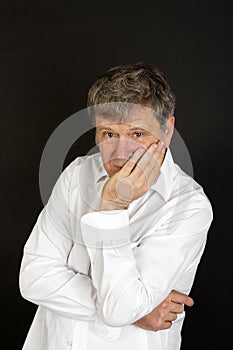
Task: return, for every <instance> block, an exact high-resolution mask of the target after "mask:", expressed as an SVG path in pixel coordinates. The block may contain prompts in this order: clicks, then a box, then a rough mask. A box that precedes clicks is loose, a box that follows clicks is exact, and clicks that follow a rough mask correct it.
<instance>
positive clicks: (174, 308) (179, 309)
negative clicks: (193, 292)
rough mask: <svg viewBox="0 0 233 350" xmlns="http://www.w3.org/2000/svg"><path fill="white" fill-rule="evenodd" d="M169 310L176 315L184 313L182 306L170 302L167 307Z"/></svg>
mask: <svg viewBox="0 0 233 350" xmlns="http://www.w3.org/2000/svg"><path fill="white" fill-rule="evenodd" d="M169 310H170V311H171V312H175V313H176V314H181V313H182V312H183V311H184V306H183V305H182V304H178V303H174V302H171V303H170V305H169Z"/></svg>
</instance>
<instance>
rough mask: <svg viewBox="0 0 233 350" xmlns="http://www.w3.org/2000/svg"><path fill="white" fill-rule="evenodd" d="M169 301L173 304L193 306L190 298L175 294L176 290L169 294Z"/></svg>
mask: <svg viewBox="0 0 233 350" xmlns="http://www.w3.org/2000/svg"><path fill="white" fill-rule="evenodd" d="M169 299H170V301H172V302H173V303H179V304H184V305H187V306H190V307H191V306H193V304H194V300H193V299H192V298H190V297H189V296H188V295H187V294H183V293H180V292H177V291H176V290H173V291H172V292H171V293H170V294H169Z"/></svg>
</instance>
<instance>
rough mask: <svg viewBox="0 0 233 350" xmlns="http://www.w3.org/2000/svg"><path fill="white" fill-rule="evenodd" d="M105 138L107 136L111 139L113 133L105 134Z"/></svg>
mask: <svg viewBox="0 0 233 350" xmlns="http://www.w3.org/2000/svg"><path fill="white" fill-rule="evenodd" d="M105 136H107V137H109V138H112V137H113V133H112V132H106V133H105Z"/></svg>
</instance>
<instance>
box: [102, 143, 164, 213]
mask: <svg viewBox="0 0 233 350" xmlns="http://www.w3.org/2000/svg"><path fill="white" fill-rule="evenodd" d="M165 150H166V147H165V145H164V143H163V142H161V141H160V142H159V143H158V144H155V143H153V144H151V145H150V147H149V148H148V149H147V150H146V151H145V150H144V149H142V148H139V149H137V150H136V151H135V152H134V153H133V155H132V156H131V157H130V158H129V159H128V161H127V162H126V163H125V164H124V166H123V167H122V168H121V169H120V170H119V171H118V172H117V173H116V174H114V175H113V176H112V177H111V178H110V179H109V180H108V181H107V182H106V184H105V185H104V188H103V191H102V198H101V205H100V210H114V209H127V208H128V206H129V204H130V203H131V202H132V201H133V200H135V199H137V198H139V197H141V196H143V195H144V194H145V193H146V192H147V191H148V190H149V188H150V186H151V185H152V184H153V183H155V182H156V181H157V179H158V177H159V174H160V167H161V165H162V161H163V158H164V154H165Z"/></svg>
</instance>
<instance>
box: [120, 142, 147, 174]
mask: <svg viewBox="0 0 233 350" xmlns="http://www.w3.org/2000/svg"><path fill="white" fill-rule="evenodd" d="M145 151H146V150H145V149H143V148H138V149H136V151H135V152H134V153H133V154H132V156H131V157H130V158H129V159H128V160H127V162H126V163H125V164H124V166H123V167H122V169H121V170H120V172H121V174H122V176H123V177H127V176H129V175H130V173H131V172H132V170H133V168H134V167H135V165H136V163H137V162H138V161H139V159H140V157H141V156H142V155H143V154H144V153H145Z"/></svg>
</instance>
